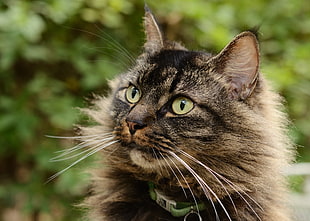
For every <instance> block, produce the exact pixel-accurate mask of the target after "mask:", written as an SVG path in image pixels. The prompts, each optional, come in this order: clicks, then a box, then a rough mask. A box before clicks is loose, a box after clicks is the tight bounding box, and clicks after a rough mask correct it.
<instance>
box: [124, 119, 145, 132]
mask: <svg viewBox="0 0 310 221" xmlns="http://www.w3.org/2000/svg"><path fill="white" fill-rule="evenodd" d="M127 125H128V128H129V132H130V134H131V135H134V134H135V133H136V131H137V130H140V129H143V128H144V127H146V124H144V123H143V122H141V121H129V120H127Z"/></svg>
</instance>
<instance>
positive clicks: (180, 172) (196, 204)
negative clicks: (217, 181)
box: [167, 156, 199, 214]
mask: <svg viewBox="0 0 310 221" xmlns="http://www.w3.org/2000/svg"><path fill="white" fill-rule="evenodd" d="M167 157H168V159H169V160H170V161H171V162H172V164H173V165H174V167H175V168H176V169H177V171H178V172H179V174H180V175H181V177H182V178H183V180H184V181H185V183H186V186H187V187H188V190H189V192H190V193H191V196H192V198H193V200H194V203H195V206H196V208H197V212H198V214H199V209H198V202H197V199H196V197H195V195H194V193H193V191H192V189H191V187H190V185H189V184H188V182H187V180H186V179H185V177H184V175H183V173H182V171H181V170H180V169H179V168H178V166H177V165H176V164H175V162H174V161H173V160H172V159H171V158H170V157H169V156H167ZM179 182H180V181H179ZM183 191H184V190H183ZM185 194H186V193H185ZM185 196H186V195H185ZM186 198H187V196H186Z"/></svg>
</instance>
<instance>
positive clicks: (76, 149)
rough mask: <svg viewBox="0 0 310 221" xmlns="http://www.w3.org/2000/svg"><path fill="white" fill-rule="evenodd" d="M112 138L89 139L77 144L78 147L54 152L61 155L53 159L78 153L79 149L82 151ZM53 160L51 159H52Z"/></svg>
mask: <svg viewBox="0 0 310 221" xmlns="http://www.w3.org/2000/svg"><path fill="white" fill-rule="evenodd" d="M113 138H114V137H113V136H111V137H107V138H104V139H100V140H95V139H89V140H85V141H83V142H81V143H79V144H78V145H76V146H74V147H71V148H69V149H65V150H59V151H56V152H55V153H62V154H60V155H58V156H56V157H54V158H59V157H62V156H65V155H68V154H70V153H73V152H75V151H78V150H80V149H83V148H84V147H87V146H90V145H92V144H97V143H99V142H104V141H107V140H111V139H113ZM52 159H53V158H52Z"/></svg>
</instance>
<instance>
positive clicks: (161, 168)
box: [152, 148, 168, 174]
mask: <svg viewBox="0 0 310 221" xmlns="http://www.w3.org/2000/svg"><path fill="white" fill-rule="evenodd" d="M152 151H153V154H154V156H155V158H156V160H157V162H158V164H159V168H160V171H159V172H160V173H161V174H164V170H163V167H162V166H164V167H165V168H166V166H165V165H162V163H161V162H160V160H159V158H158V156H157V154H156V152H155V150H154V149H153V148H152ZM166 170H167V168H166ZM167 171H168V170H167Z"/></svg>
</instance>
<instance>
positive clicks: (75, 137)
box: [45, 133, 112, 140]
mask: <svg viewBox="0 0 310 221" xmlns="http://www.w3.org/2000/svg"><path fill="white" fill-rule="evenodd" d="M105 135H112V133H102V134H94V135H85V136H53V135H45V136H46V137H48V138H56V139H73V140H75V139H82V138H90V137H100V136H105Z"/></svg>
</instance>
